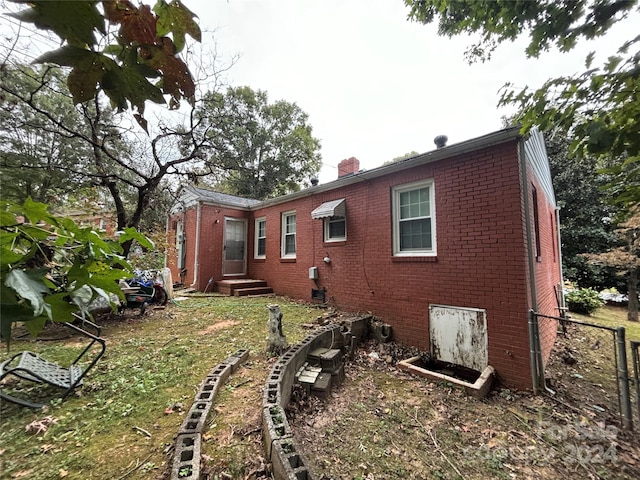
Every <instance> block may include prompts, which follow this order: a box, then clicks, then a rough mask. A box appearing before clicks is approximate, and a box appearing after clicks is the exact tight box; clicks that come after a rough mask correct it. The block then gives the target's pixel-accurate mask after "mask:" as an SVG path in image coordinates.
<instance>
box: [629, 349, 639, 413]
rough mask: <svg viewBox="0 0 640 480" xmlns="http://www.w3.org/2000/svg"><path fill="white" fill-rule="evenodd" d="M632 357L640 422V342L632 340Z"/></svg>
mask: <svg viewBox="0 0 640 480" xmlns="http://www.w3.org/2000/svg"><path fill="white" fill-rule="evenodd" d="M629 343H630V345H631V356H632V357H633V379H634V383H635V385H636V406H637V407H638V421H639V422H640V342H638V341H635V340H631V342H629Z"/></svg>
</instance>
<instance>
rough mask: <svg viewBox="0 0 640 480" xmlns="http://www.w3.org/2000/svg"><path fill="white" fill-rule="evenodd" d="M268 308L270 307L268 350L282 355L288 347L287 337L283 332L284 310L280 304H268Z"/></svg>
mask: <svg viewBox="0 0 640 480" xmlns="http://www.w3.org/2000/svg"><path fill="white" fill-rule="evenodd" d="M267 308H268V309H269V320H268V322H267V328H268V330H269V343H268V345H267V352H269V353H274V354H276V355H280V354H281V353H282V352H283V351H284V350H285V349H286V348H287V337H285V336H284V335H283V334H282V312H281V311H280V305H268V306H267Z"/></svg>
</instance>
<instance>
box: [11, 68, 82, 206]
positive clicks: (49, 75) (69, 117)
mask: <svg viewBox="0 0 640 480" xmlns="http://www.w3.org/2000/svg"><path fill="white" fill-rule="evenodd" d="M0 89H2V90H3V93H2V94H1V95H0V124H2V136H1V137H0V171H1V172H2V174H1V175H0V189H2V197H3V199H4V200H11V201H15V202H19V203H22V202H24V201H25V200H26V199H27V197H31V198H32V199H33V200H35V201H38V202H43V203H59V202H60V200H61V199H62V198H64V197H65V196H67V195H69V194H70V193H72V192H75V191H78V190H79V189H81V188H83V184H84V183H85V182H86V180H85V179H83V178H82V176H81V175H79V174H78V171H79V170H80V169H82V168H87V164H88V161H87V159H88V158H90V156H91V151H90V149H89V145H87V144H86V142H83V141H82V139H81V138H80V137H79V136H78V135H76V136H71V135H69V134H68V132H67V131H65V130H62V129H57V128H56V127H55V125H54V123H53V122H52V119H55V121H58V122H60V123H62V124H64V125H65V127H66V128H67V129H73V130H75V131H77V132H79V133H87V129H86V128H85V127H84V125H83V121H82V118H81V115H80V112H79V111H78V110H77V109H76V108H75V107H74V105H73V102H72V100H71V97H70V95H68V92H67V94H66V95H65V92H66V85H65V81H64V75H62V72H61V71H60V69H58V68H51V67H38V68H33V67H30V66H27V65H22V66H19V67H13V68H12V67H9V66H5V67H4V69H3V73H2V79H1V81H0ZM6 89H10V90H13V91H15V92H16V93H17V94H19V95H23V96H24V97H25V98H29V99H30V100H31V102H32V103H33V105H34V106H36V107H37V108H40V109H46V110H47V111H48V112H49V114H50V118H49V117H46V116H43V115H39V114H38V113H37V112H35V111H34V110H33V109H32V108H31V107H30V106H29V105H27V104H26V103H24V102H22V101H20V100H19V99H18V97H17V96H16V95H12V94H10V93H8V92H7V91H6ZM34 92H35V93H34Z"/></svg>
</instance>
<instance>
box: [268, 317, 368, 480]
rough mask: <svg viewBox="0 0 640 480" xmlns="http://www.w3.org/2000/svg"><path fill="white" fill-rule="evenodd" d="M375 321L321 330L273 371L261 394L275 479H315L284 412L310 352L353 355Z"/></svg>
mask: <svg viewBox="0 0 640 480" xmlns="http://www.w3.org/2000/svg"><path fill="white" fill-rule="evenodd" d="M372 319H373V316H371V315H366V316H362V317H358V318H354V319H352V320H348V321H346V322H344V324H342V325H327V326H325V327H321V328H319V329H318V330H316V331H315V332H313V333H311V334H309V335H308V336H307V337H306V338H305V339H304V340H303V341H302V342H300V343H299V344H297V345H294V346H292V347H291V348H290V349H289V350H287V351H286V352H285V353H284V354H283V355H282V356H281V357H280V358H279V359H278V360H277V361H276V363H275V364H274V365H273V367H272V368H271V371H270V373H269V375H268V377H267V382H266V384H265V386H264V390H263V395H262V446H263V449H264V452H265V458H266V459H267V461H268V462H271V473H272V476H273V478H274V479H275V480H313V478H314V477H313V475H312V474H311V472H310V471H309V469H308V468H307V467H306V466H305V463H304V458H303V457H302V454H301V453H300V452H299V451H298V447H297V445H296V442H295V433H294V432H292V431H291V427H290V426H289V422H288V420H287V416H286V412H285V408H286V407H287V406H288V405H289V401H290V400H291V392H292V389H293V384H294V382H295V375H296V372H297V371H298V369H299V368H300V367H301V366H302V365H303V364H304V363H305V361H306V359H307V356H308V355H309V353H310V352H311V351H313V350H316V349H318V348H328V349H333V348H339V349H342V350H343V353H344V354H346V355H349V356H352V354H353V349H355V348H356V347H357V346H358V345H359V344H360V342H361V340H362V339H363V338H364V337H366V335H367V334H368V332H369V325H370V323H371V320H372Z"/></svg>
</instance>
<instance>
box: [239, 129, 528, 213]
mask: <svg viewBox="0 0 640 480" xmlns="http://www.w3.org/2000/svg"><path fill="white" fill-rule="evenodd" d="M520 130H521V127H520V126H519V125H517V126H514V127H507V128H503V129H502V130H498V131H496V132H492V133H488V134H486V135H483V136H481V137H476V138H472V139H470V140H465V141H463V142H459V143H454V144H453V145H449V146H446V147H442V148H437V149H435V150H431V151H429V152H426V153H422V154H420V155H416V156H415V157H411V158H407V159H405V160H401V161H399V162H394V163H389V164H387V165H382V166H380V167H376V168H374V169H372V170H364V171H360V172H355V173H353V174H351V175H347V176H345V177H342V178H338V179H337V180H333V181H331V182H329V183H325V184H322V185H316V186H314V187H309V188H306V189H304V190H300V191H299V192H294V193H290V194H288V195H283V196H281V197H276V198H271V199H267V200H264V201H263V202H262V203H260V204H259V205H254V206H251V207H249V210H259V209H261V208H264V207H268V206H272V205H278V204H280V203H286V202H289V201H292V200H296V199H299V198H304V197H308V196H311V195H315V194H317V193H323V192H329V191H331V190H335V189H337V188H341V187H345V186H348V185H352V184H354V183H360V182H364V181H366V180H371V179H374V178H378V177H381V176H383V175H387V174H389V173H394V172H400V171H402V170H406V169H409V168H413V167H418V166H421V165H426V164H429V163H433V162H437V161H439V160H444V159H446V158H449V157H454V156H457V155H461V154H464V153H468V152H470V151H474V150H479V149H481V148H487V147H491V146H493V145H499V144H501V143H505V142H508V141H510V140H518V139H521V138H523V135H522V134H521V133H520Z"/></svg>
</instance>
